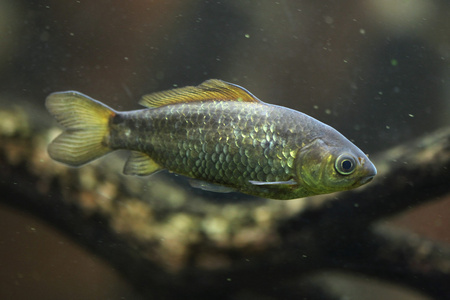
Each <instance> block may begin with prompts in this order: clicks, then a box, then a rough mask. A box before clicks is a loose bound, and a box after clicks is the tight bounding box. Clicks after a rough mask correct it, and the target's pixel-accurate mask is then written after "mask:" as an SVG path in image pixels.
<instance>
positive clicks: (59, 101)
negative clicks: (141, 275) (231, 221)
mask: <svg viewBox="0 0 450 300" xmlns="http://www.w3.org/2000/svg"><path fill="white" fill-rule="evenodd" d="M140 104H142V105H143V106H146V107H147V109H142V110H136V111H130V112H118V111H115V110H113V109H111V108H109V107H107V106H106V105H104V104H102V103H101V102H99V101H96V100H94V99H91V98H89V97H88V96H86V95H83V94H81V93H79V92H74V91H68V92H59V93H53V94H51V95H50V96H49V97H47V100H46V106H47V108H48V110H49V111H50V113H51V114H53V115H54V116H55V118H56V119H57V121H58V122H59V123H60V124H61V125H62V126H63V127H64V128H65V130H64V131H63V132H62V133H61V135H59V136H58V137H57V138H56V139H55V140H54V141H52V143H51V144H50V145H49V149H48V152H49V154H50V156H51V157H52V158H53V159H55V160H57V161H59V162H62V163H65V164H68V165H70V166H81V165H83V164H85V163H88V162H90V161H92V160H94V159H96V158H99V157H101V156H103V155H105V154H107V153H109V152H111V151H114V150H118V149H127V150H131V155H130V157H129V159H128V161H127V162H126V164H125V167H124V173H125V174H130V175H141V176H143V175H149V174H152V173H154V172H156V171H158V170H161V169H168V170H169V171H171V172H175V173H178V174H181V175H185V176H188V177H191V178H194V179H197V180H200V181H203V182H207V183H208V184H203V183H202V184H198V186H199V187H201V188H204V189H210V190H211V189H212V190H217V189H216V188H215V187H213V186H212V185H221V186H224V187H225V189H224V190H221V191H225V190H227V191H229V190H230V189H233V190H236V191H240V192H243V193H247V194H251V195H256V196H259V197H267V198H273V199H293V198H299V197H306V196H311V195H317V194H324V193H330V192H334V191H340V190H348V189H352V188H355V187H358V186H360V185H362V184H365V183H367V182H368V181H370V180H371V179H372V178H373V177H374V176H375V174H376V169H375V167H374V166H373V164H372V163H371V162H370V161H369V159H368V158H367V156H366V155H365V154H364V153H363V152H362V151H361V150H360V149H358V148H357V147H356V146H355V145H353V144H352V143H351V142H350V141H348V140H347V139H346V138H345V137H344V136H342V135H341V134H340V133H339V132H337V131H336V130H335V129H333V128H331V127H329V126H328V125H325V124H323V123H321V122H319V121H317V120H315V119H314V118H312V117H310V116H308V115H305V114H303V113H301V112H298V111H295V110H292V109H288V108H285V107H281V106H276V105H270V104H267V103H264V102H262V101H260V100H259V99H257V98H256V97H255V96H253V95H252V94H251V93H250V92H248V91H247V90H246V89H244V88H242V87H239V86H237V85H235V84H231V83H226V82H224V81H221V80H217V79H211V80H208V81H205V82H204V83H202V84H200V85H199V86H196V87H193V86H188V87H183V88H176V89H172V90H170V91H162V92H156V93H153V94H149V95H145V96H143V97H142V99H141V101H140Z"/></svg>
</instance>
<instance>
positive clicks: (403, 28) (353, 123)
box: [0, 0, 450, 299]
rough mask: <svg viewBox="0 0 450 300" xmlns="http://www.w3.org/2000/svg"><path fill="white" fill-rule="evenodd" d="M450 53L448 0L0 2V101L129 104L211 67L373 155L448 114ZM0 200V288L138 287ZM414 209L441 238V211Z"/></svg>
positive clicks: (200, 77) (38, 294)
mask: <svg viewBox="0 0 450 300" xmlns="http://www.w3.org/2000/svg"><path fill="white" fill-rule="evenodd" d="M449 61H450V2H449V1H445V0H409V1H404V0H363V1H357V0H350V1H336V0H324V1H313V0H298V1H287V0H279V1H251V0H248V1H247V0H230V1H205V0H202V1H194V0H173V1H156V0H155V1H151V0H126V1H117V0H98V1H85V0H79V1H75V0H66V1H60V0H48V1H31V0H29V1H26V0H0V78H1V80H0V98H1V101H2V103H4V102H7V103H8V102H11V103H21V105H27V106H29V107H31V108H32V109H34V110H35V111H36V115H37V116H38V117H42V122H43V123H45V122H48V120H49V119H50V117H49V116H48V115H47V114H46V112H45V109H44V100H45V97H46V96H47V95H48V94H49V93H51V92H54V91H61V90H77V91H80V92H82V93H85V94H87V95H90V96H92V97H93V98H95V99H98V100H101V101H103V102H105V103H106V104H108V105H110V106H111V107H113V108H115V109H118V110H130V109H137V108H139V106H138V105H137V102H138V100H139V98H140V97H141V96H142V95H144V94H146V93H150V92H154V91H159V90H164V89H170V88H172V87H175V86H184V85H197V84H199V83H201V82H202V81H204V80H206V79H210V78H219V79H223V80H225V81H230V82H233V83H236V84H239V85H242V86H244V87H246V88H247V89H248V90H249V91H251V92H252V93H253V94H254V95H256V96H257V97H258V98H260V99H261V100H263V101H265V102H269V103H273V104H278V105H283V106H286V107H290V108H293V109H296V110H299V111H302V112H304V113H307V114H309V115H311V116H313V117H315V118H317V119H319V120H321V121H323V122H325V123H327V124H329V125H331V126H333V127H335V128H336V129H337V130H339V131H340V132H341V133H343V134H344V135H345V136H347V137H348V138H349V139H351V140H352V141H354V142H355V143H356V145H358V146H359V147H360V148H361V149H363V150H364V151H365V152H367V153H369V154H370V155H374V154H376V153H378V152H380V151H382V150H385V149H388V148H390V147H392V146H394V145H397V144H400V143H402V142H405V141H408V140H411V139H412V138H415V137H418V136H422V135H426V134H427V133H429V132H431V131H433V130H435V129H437V128H439V127H442V126H446V125H449V124H450V115H449V111H450V100H449V99H450V87H449V80H450V64H449ZM1 207H2V209H1V215H2V217H0V222H1V223H3V224H2V226H0V279H1V280H0V285H1V286H0V298H2V299H29V297H30V294H29V293H31V295H33V296H34V297H33V298H34V299H61V298H65V299H80V298H85V299H138V296H137V295H135V294H134V293H133V291H132V290H131V288H130V287H129V286H128V285H127V283H125V282H123V280H122V279H121V278H120V275H118V273H116V271H115V270H114V269H112V268H111V267H109V266H108V265H107V264H105V263H104V262H102V261H101V260H100V259H99V258H97V257H92V256H90V255H89V253H86V252H85V251H84V250H83V249H82V248H77V247H78V246H77V245H75V244H71V241H70V240H67V239H66V238H65V237H64V236H62V235H61V234H59V233H58V232H55V229H53V228H51V227H48V226H46V225H45V224H44V223H42V221H40V220H38V219H34V218H33V217H32V216H30V215H26V214H25V213H23V212H20V211H17V210H15V209H12V208H9V207H5V206H3V205H2V206H1ZM448 207H449V206H448V205H447V206H445V207H439V209H437V210H435V211H439V210H440V211H442V210H443V209H448ZM417 217H418V218H421V217H422V218H423V219H424V220H426V221H425V222H430V224H428V225H429V226H428V225H427V224H425V225H423V226H422V227H420V228H416V229H417V230H418V231H423V232H428V234H430V235H432V236H433V237H437V238H438V239H441V240H444V241H446V242H449V232H448V227H447V230H444V229H443V228H445V226H444V227H443V226H442V222H445V221H442V220H441V221H440V224H441V226H440V227H439V228H438V229H437V228H436V226H435V224H436V223H435V220H437V218H438V216H437V215H436V213H434V214H433V213H432V212H428V214H427V215H425V217H424V215H423V214H420V215H419V216H417ZM401 221H402V222H404V224H406V225H405V226H410V227H411V226H415V225H414V224H417V223H416V222H411V219H404V220H401ZM421 224H423V223H421ZM416 227H417V226H416ZM56 286H58V288H57V289H55V287H56ZM60 289H61V290H60ZM62 295H63V296H62ZM67 295H71V296H69V297H68V296H67Z"/></svg>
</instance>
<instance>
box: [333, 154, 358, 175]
mask: <svg viewBox="0 0 450 300" xmlns="http://www.w3.org/2000/svg"><path fill="white" fill-rule="evenodd" d="M334 167H335V168H336V171H337V172H338V173H339V174H341V175H350V174H352V173H353V172H354V171H355V168H356V160H355V158H354V157H353V156H351V155H349V154H341V155H340V156H339V157H338V158H337V159H336V163H335V165H334Z"/></svg>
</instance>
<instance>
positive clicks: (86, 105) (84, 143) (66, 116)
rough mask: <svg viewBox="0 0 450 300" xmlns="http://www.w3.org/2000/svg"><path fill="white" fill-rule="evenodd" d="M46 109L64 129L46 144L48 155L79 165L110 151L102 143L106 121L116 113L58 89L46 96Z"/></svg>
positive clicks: (107, 131) (106, 127) (78, 95)
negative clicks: (56, 91)
mask: <svg viewBox="0 0 450 300" xmlns="http://www.w3.org/2000/svg"><path fill="white" fill-rule="evenodd" d="M45 105H46V106H47V109H48V111H49V112H50V113H51V114H52V115H53V116H54V117H55V119H56V120H57V121H58V123H59V124H61V126H63V127H64V129H65V130H64V131H63V132H62V133H61V134H60V135H59V136H58V137H57V138H56V139H54V140H53V142H51V144H50V145H49V146H48V153H49V155H50V157H51V158H53V159H54V160H57V161H59V162H62V163H65V164H68V165H71V166H81V165H83V164H85V163H88V162H90V161H91V160H94V159H96V158H99V157H101V156H103V155H105V154H106V153H108V152H110V151H112V149H110V148H108V146H107V145H106V144H105V137H106V136H107V135H108V133H109V129H108V124H109V120H110V118H111V117H112V116H114V115H115V114H116V113H115V112H114V110H112V109H111V108H109V107H107V106H106V105H104V104H102V103H100V102H98V101H96V100H94V99H92V98H90V97H88V96H86V95H83V94H81V93H78V92H74V91H69V92H58V93H53V94H51V95H50V96H48V97H47V99H46V101H45Z"/></svg>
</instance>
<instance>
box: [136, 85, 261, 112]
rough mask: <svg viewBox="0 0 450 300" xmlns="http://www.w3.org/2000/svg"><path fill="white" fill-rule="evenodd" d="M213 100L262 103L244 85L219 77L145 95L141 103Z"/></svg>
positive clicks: (152, 105) (151, 104) (149, 104)
mask: <svg viewBox="0 0 450 300" xmlns="http://www.w3.org/2000/svg"><path fill="white" fill-rule="evenodd" d="M213 100H216V101H241V102H258V103H261V101H260V100H259V99H258V98H256V97H255V96H253V95H252V94H251V93H250V92H249V91H247V90H246V89H244V88H243V87H240V86H238V85H236V84H233V83H228V82H225V81H222V80H219V79H209V80H207V81H205V82H203V83H202V84H200V85H198V86H186V87H182V88H175V89H172V90H167V91H162V92H156V93H152V94H148V95H145V96H143V97H142V98H141V100H140V101H139V104H141V105H143V106H146V107H149V108H155V107H160V106H165V105H170V104H176V103H187V102H197V101H213Z"/></svg>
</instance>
